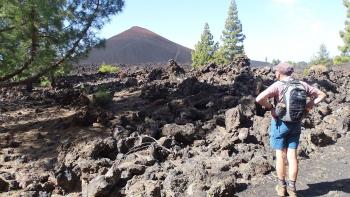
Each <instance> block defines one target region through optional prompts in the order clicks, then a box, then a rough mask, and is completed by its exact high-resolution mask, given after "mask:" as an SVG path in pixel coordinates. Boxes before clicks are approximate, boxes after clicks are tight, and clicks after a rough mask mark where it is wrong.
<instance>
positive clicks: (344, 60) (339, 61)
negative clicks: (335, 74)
mask: <svg viewBox="0 0 350 197" xmlns="http://www.w3.org/2000/svg"><path fill="white" fill-rule="evenodd" d="M347 62H350V56H336V57H334V59H333V64H334V65H341V64H345V63H347Z"/></svg>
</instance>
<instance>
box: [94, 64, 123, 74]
mask: <svg viewBox="0 0 350 197" xmlns="http://www.w3.org/2000/svg"><path fill="white" fill-rule="evenodd" d="M98 72H99V73H103V74H107V73H118V72H119V67H117V66H113V65H110V64H101V66H100V68H99V69H98Z"/></svg>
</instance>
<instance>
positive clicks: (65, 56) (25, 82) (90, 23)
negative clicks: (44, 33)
mask: <svg viewBox="0 0 350 197" xmlns="http://www.w3.org/2000/svg"><path fill="white" fill-rule="evenodd" d="M99 8H100V1H99V0H98V1H97V3H96V8H95V9H94V12H93V13H92V14H91V15H90V17H89V18H88V20H87V23H86V25H85V27H84V29H83V30H82V31H81V32H80V33H79V34H78V38H77V40H76V41H75V42H74V44H73V46H72V48H71V49H69V50H68V51H67V53H66V55H64V57H62V58H61V59H60V60H58V61H56V62H55V63H53V64H51V65H50V66H48V67H47V68H46V69H43V70H41V71H40V72H38V73H36V74H35V75H33V76H31V77H28V78H26V79H23V80H20V81H15V82H8V83H1V84H0V87H12V86H18V85H23V84H27V83H30V82H33V81H35V80H38V79H39V78H40V77H41V76H43V75H44V74H46V73H47V72H49V71H51V70H53V69H56V68H57V67H59V66H60V65H61V64H62V63H63V62H64V61H65V60H66V59H68V58H69V57H71V55H72V54H73V53H74V52H75V49H76V48H77V47H78V46H79V43H80V41H81V40H82V39H83V38H84V36H85V35H86V34H87V32H88V30H89V29H90V27H91V26H92V22H93V21H94V19H95V18H96V17H97V12H98V10H99ZM0 81H1V80H0Z"/></svg>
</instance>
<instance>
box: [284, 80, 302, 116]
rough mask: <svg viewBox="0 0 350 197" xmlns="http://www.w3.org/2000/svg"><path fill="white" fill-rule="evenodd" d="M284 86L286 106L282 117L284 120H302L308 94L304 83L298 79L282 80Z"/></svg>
mask: <svg viewBox="0 0 350 197" xmlns="http://www.w3.org/2000/svg"><path fill="white" fill-rule="evenodd" d="M282 82H283V83H284V88H283V92H282V98H281V100H280V102H281V101H282V103H283V104H285V106H286V110H285V114H284V115H283V116H282V117H280V118H281V120H282V121H284V122H299V121H301V120H302V118H303V116H304V113H305V109H306V101H307V94H306V90H305V87H304V85H303V84H301V83H300V81H298V80H290V81H282Z"/></svg>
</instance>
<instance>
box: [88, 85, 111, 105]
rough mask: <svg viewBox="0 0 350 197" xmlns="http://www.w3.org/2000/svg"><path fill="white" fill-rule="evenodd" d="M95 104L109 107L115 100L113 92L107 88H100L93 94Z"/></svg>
mask: <svg viewBox="0 0 350 197" xmlns="http://www.w3.org/2000/svg"><path fill="white" fill-rule="evenodd" d="M92 97H93V102H94V104H97V105H107V104H108V103H110V102H111V101H112V100H113V92H111V91H109V90H108V89H106V88H100V89H99V90H97V92H95V93H94V94H93V96H92Z"/></svg>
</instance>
